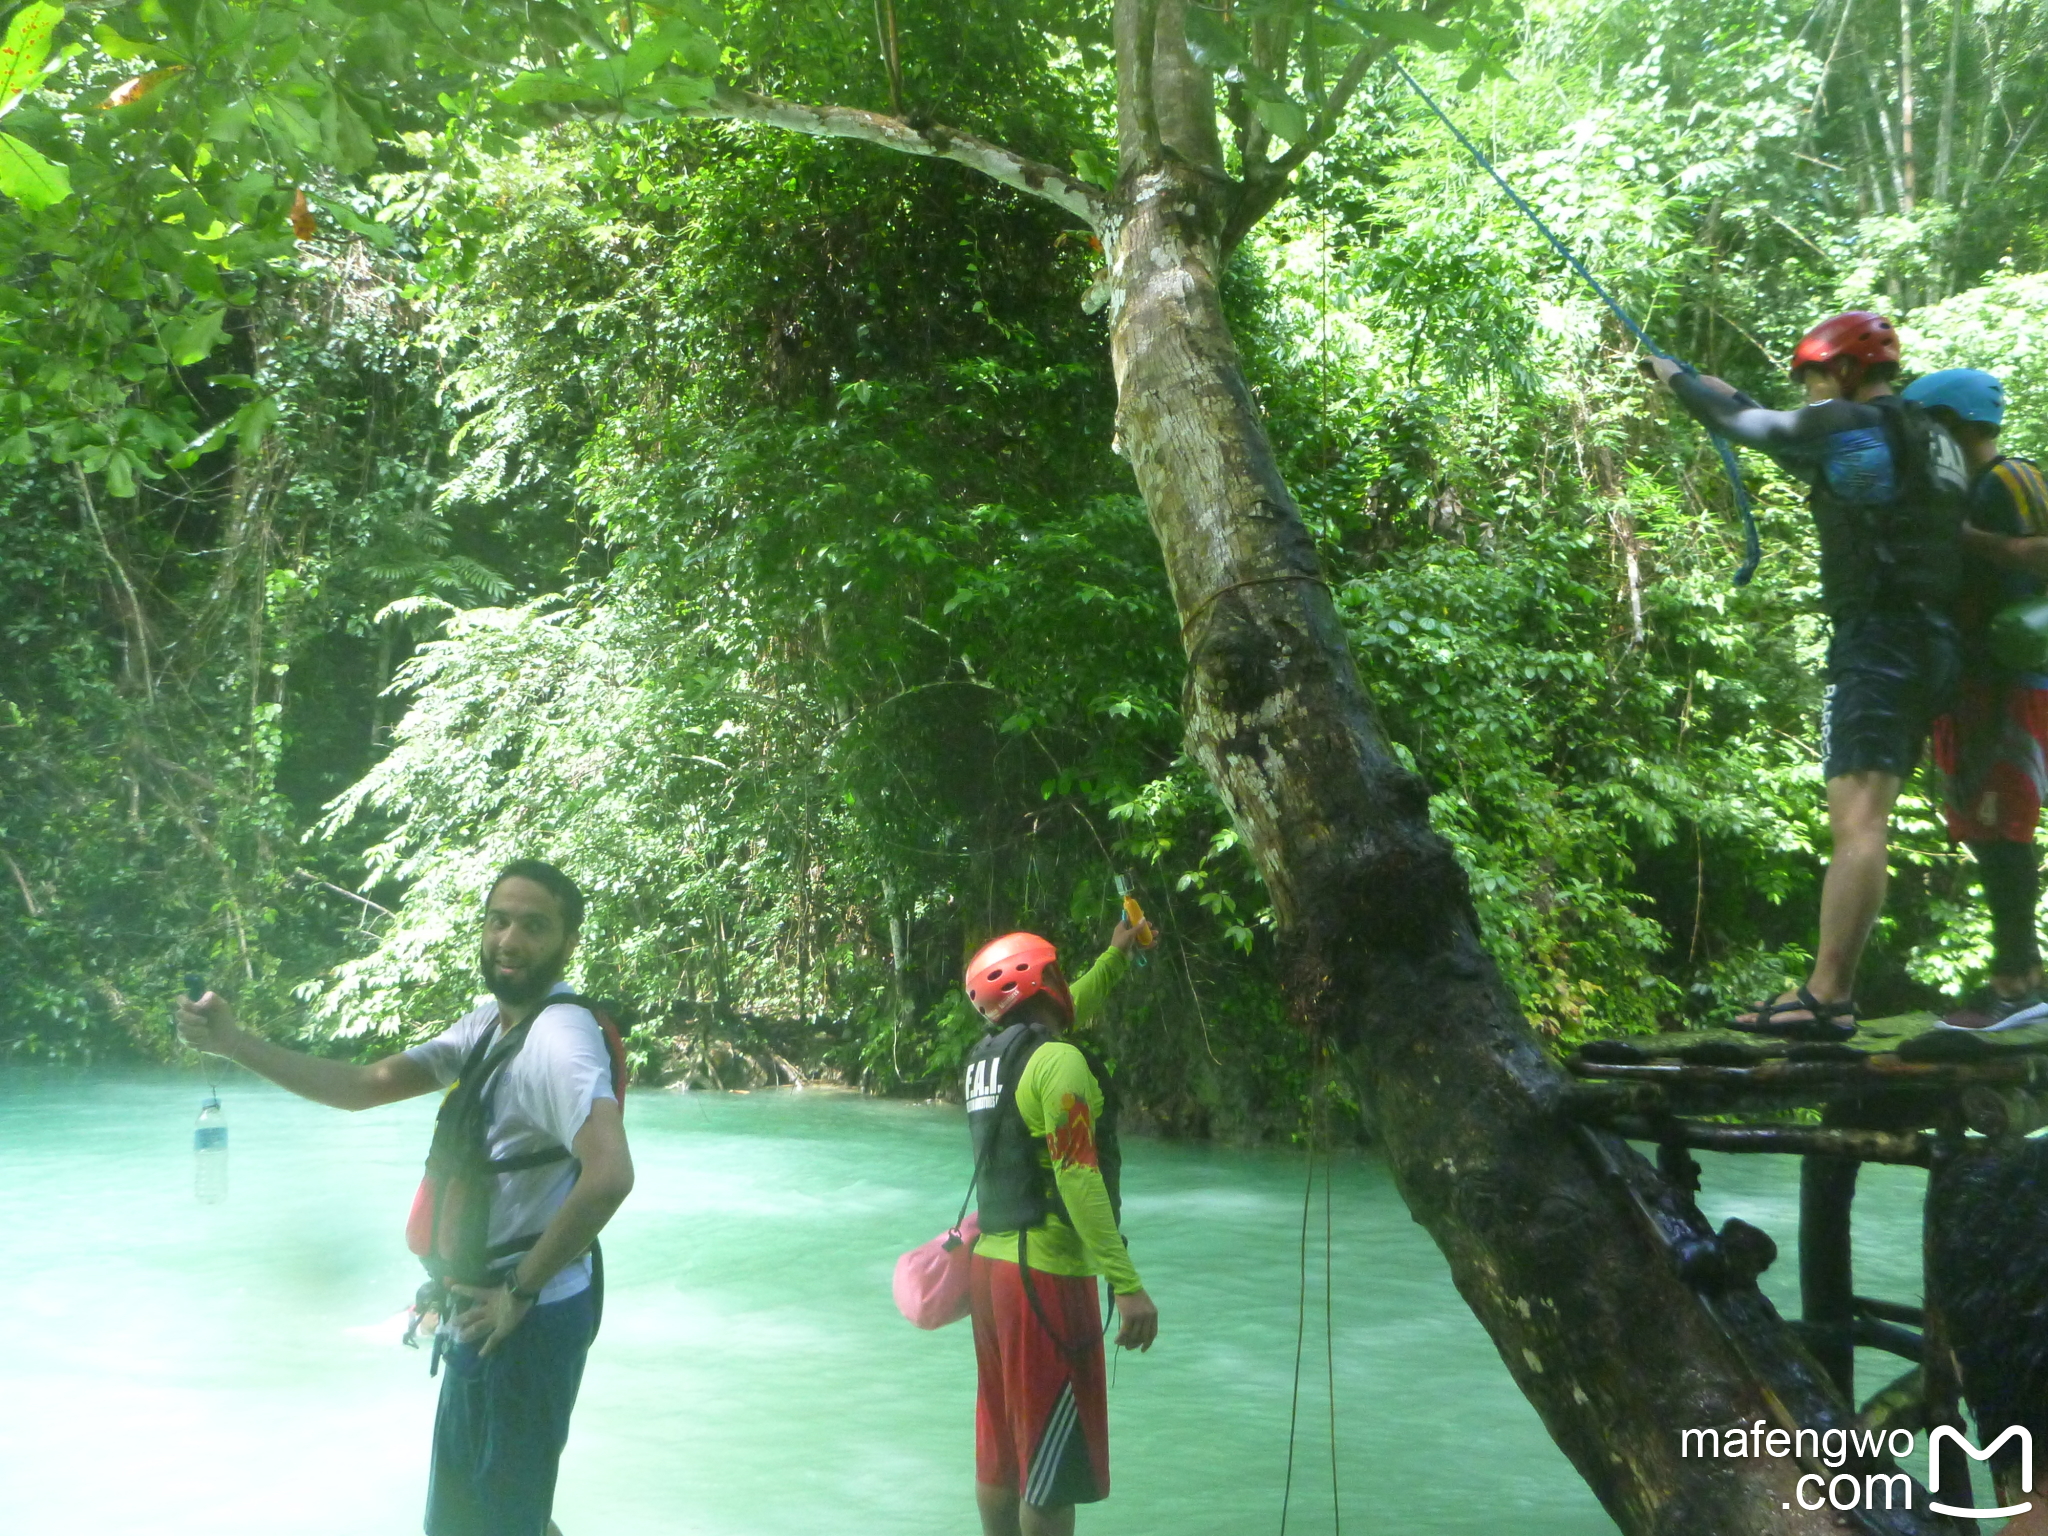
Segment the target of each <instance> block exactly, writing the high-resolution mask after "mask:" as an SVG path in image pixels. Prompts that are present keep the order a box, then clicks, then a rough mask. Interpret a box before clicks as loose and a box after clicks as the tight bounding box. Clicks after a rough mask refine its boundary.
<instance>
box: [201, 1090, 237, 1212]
mask: <svg viewBox="0 0 2048 1536" xmlns="http://www.w3.org/2000/svg"><path fill="white" fill-rule="evenodd" d="M192 1193H193V1194H194V1195H196V1196H197V1197H198V1199H199V1203H200V1204H201V1205H219V1204H220V1203H221V1201H223V1200H225V1199H227V1197H228V1119H227V1116H226V1115H224V1114H222V1113H221V1108H220V1100H219V1099H215V1098H209V1099H207V1101H206V1102H205V1103H203V1104H201V1105H200V1106H199V1123H198V1124H197V1125H195V1126H194V1127H192Z"/></svg>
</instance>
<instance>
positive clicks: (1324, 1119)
mask: <svg viewBox="0 0 2048 1536" xmlns="http://www.w3.org/2000/svg"><path fill="white" fill-rule="evenodd" d="M1329 1089H1330V1053H1329V1048H1328V1046H1327V1044H1326V1043H1325V1042H1324V1041H1323V1040H1322V1039H1321V1037H1320V1036H1318V1037H1316V1038H1314V1039H1313V1040H1312V1041H1311V1043H1310V1046H1309V1114H1308V1148H1307V1154H1308V1155H1307V1158H1306V1163H1307V1176H1306V1178H1305V1180H1304V1181H1303V1184H1302V1191H1301V1249H1300V1271H1299V1276H1300V1278H1299V1284H1298V1289H1297V1291H1296V1294H1295V1314H1294V1389H1293V1392H1292V1395H1291V1396H1292V1400H1291V1403H1290V1406H1289V1408H1288V1412H1287V1475H1286V1481H1285V1482H1284V1483H1283V1484H1282V1486H1281V1491H1280V1536H1287V1520H1288V1515H1289V1513H1290V1512H1291V1509H1292V1506H1293V1502H1294V1453H1295V1449H1296V1443H1297V1440H1298V1438H1299V1432H1300V1428H1301V1367H1302V1363H1303V1361H1304V1360H1305V1359H1306V1358H1307V1345H1308V1270H1309V1243H1308V1237H1309V1228H1310V1212H1311V1211H1312V1210H1313V1209H1314V1202H1315V1188H1316V1156H1317V1154H1318V1153H1319V1152H1320V1153H1321V1155H1322V1163H1323V1379H1324V1383H1325V1390H1326V1391H1327V1393H1328V1398H1329V1411H1330V1519H1331V1522H1332V1528H1333V1530H1334V1531H1335V1532H1336V1536H1343V1533H1344V1507H1343V1502H1342V1493H1341V1490H1340V1486H1339V1479H1338V1473H1337V1330H1336V1310H1335V1302H1334V1297H1335V1294H1336V1291H1335V1286H1334V1273H1333V1271H1334V1260H1333V1255H1334V1253H1335V1247H1336V1245H1335V1235H1336V1231H1335V1228H1336V1221H1335V1216H1334V1213H1333V1211H1332V1209H1331V1199H1330V1188H1331V1184H1332V1183H1333V1181H1334V1179H1335V1175H1336V1168H1335V1165H1334V1163H1333V1160H1332V1156H1331V1150H1330V1116H1329V1107H1330V1101H1329Z"/></svg>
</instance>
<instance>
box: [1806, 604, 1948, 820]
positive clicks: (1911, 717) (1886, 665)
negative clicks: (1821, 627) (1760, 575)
mask: <svg viewBox="0 0 2048 1536" xmlns="http://www.w3.org/2000/svg"><path fill="white" fill-rule="evenodd" d="M1961 656H1962V653H1961V648H1960V644H1959V642H1958V640H1957V638H1956V630H1955V626H1954V625H1953V624H1951V623H1950V622H1949V621H1948V620H1947V619H1945V618H1942V617H1941V616H1939V615H1937V614H1932V613H1928V612H1926V611H1925V610H1922V609H1909V610H1906V611H1903V612H1896V613H1894V612H1885V613H1859V614H1843V615H1841V616H1839V617H1838V618H1836V620H1835V633H1834V638H1833V639H1832V640H1830V641H1829V642H1828V684H1827V692H1826V693H1825V694H1824V695H1823V696H1822V699H1821V715H1820V756H1821V777H1822V778H1824V779H1833V778H1838V777H1840V776H1841V775H1842V774H1845V773H1867V772H1873V771H1874V772H1878V773H1889V774H1895V775H1897V776H1898V777H1899V778H1902V779H1903V778H1907V777H1909V776H1910V775H1911V774H1912V772H1913V765H1914V764H1915V763H1916V762H1918V761H1919V758H1920V748H1921V746H1922V744H1924V743H1925V742H1926V740H1927V732H1928V730H1929V729H1930V728H1931V727H1932V726H1933V724H1934V717H1935V716H1936V715H1939V714H1942V713H1943V712H1945V711H1946V710H1948V709H1949V708H1950V707H1951V706H1952V705H1953V703H1954V697H1955V691H1956V684H1957V680H1958V678H1959V676H1960V674H1961V670H1962V659H1961Z"/></svg>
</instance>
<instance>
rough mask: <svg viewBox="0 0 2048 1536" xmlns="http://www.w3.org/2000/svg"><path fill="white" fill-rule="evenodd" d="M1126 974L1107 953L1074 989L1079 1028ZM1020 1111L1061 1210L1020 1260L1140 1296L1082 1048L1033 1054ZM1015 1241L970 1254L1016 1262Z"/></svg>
mask: <svg viewBox="0 0 2048 1536" xmlns="http://www.w3.org/2000/svg"><path fill="white" fill-rule="evenodd" d="M1129 967H1130V957H1129V955H1128V954H1127V953H1126V952H1125V951H1124V950H1121V949H1117V948H1114V947H1112V948H1110V949H1108V950H1105V951H1104V952H1103V955H1102V958H1101V959H1099V960H1097V961H1096V962H1095V964H1094V965H1093V966H1091V967H1090V968H1089V970H1088V973H1087V974H1086V975H1085V976H1082V977H1081V978H1080V979H1079V980H1077V981H1076V982H1075V983H1074V984H1073V994H1074V1019H1075V1024H1076V1027H1079V1026H1080V1025H1081V1024H1084V1023H1086V1022H1087V1021H1088V1019H1089V1018H1090V1017H1091V1016H1092V1015H1094V1014H1095V1013H1096V1012H1097V1011H1098V1010H1099V1009H1100V1008H1101V1006H1102V1001H1103V999H1104V998H1105V997H1106V995H1107V994H1108V992H1109V990H1110V988H1111V987H1113V986H1115V985H1116V983H1117V982H1119V981H1121V980H1122V979H1123V976H1124V973H1125V971H1127V970H1128V969H1129ZM1016 1104H1017V1112H1018V1114H1019V1115H1020V1116H1021V1117H1022V1118H1023V1121H1024V1128H1025V1129H1026V1130H1027V1131H1029V1132H1030V1133H1031V1136H1032V1137H1033V1139H1034V1140H1035V1141H1036V1142H1037V1143H1038V1156H1039V1159H1040V1161H1041V1163H1042V1164H1043V1165H1044V1166H1045V1167H1046V1168H1048V1169H1049V1170H1050V1171H1051V1173H1052V1176H1053V1181H1054V1184H1055V1186H1056V1188H1057V1189H1058V1191H1059V1197H1060V1202H1061V1204H1063V1205H1064V1206H1065V1207H1066V1211H1067V1219H1066V1220H1062V1219H1061V1218H1060V1216H1059V1214H1058V1213H1057V1212H1054V1213H1052V1214H1050V1215H1048V1216H1047V1217H1046V1218H1045V1224H1044V1225H1043V1226H1040V1227H1035V1228H1033V1229H1032V1230H1031V1232H1030V1234H1029V1236H1028V1238H1027V1239H1026V1241H1027V1242H1028V1243H1029V1245H1030V1246H1029V1247H1028V1248H1026V1250H1025V1258H1026V1259H1027V1260H1028V1261H1029V1263H1030V1266H1031V1268H1033V1269H1035V1270H1042V1271H1044V1272H1045V1273H1046V1274H1051V1275H1101V1276H1103V1277H1104V1278H1105V1279H1107V1280H1108V1281H1109V1286H1110V1289H1111V1290H1112V1291H1114V1292H1116V1293H1117V1294H1118V1295H1127V1294H1129V1293H1130V1292H1132V1291H1137V1290H1142V1289H1143V1288H1144V1285H1143V1282H1142V1281H1141V1280H1140V1279H1139V1278H1138V1271H1137V1269H1136V1268H1135V1266H1133V1265H1132V1263H1131V1257H1130V1253H1129V1251H1128V1250H1127V1249H1126V1248H1125V1246H1124V1241H1123V1238H1122V1237H1121V1236H1119V1235H1118V1233H1117V1218H1116V1210H1115V1202H1114V1200H1113V1198H1112V1192H1111V1190H1110V1187H1109V1183H1108V1181H1107V1180H1106V1179H1105V1177H1104V1175H1103V1169H1102V1149H1101V1147H1100V1146H1098V1143H1097V1127H1098V1126H1100V1125H1101V1124H1102V1120H1103V1108H1104V1097H1103V1085H1102V1084H1101V1083H1100V1082H1099V1081H1098V1080H1097V1078H1096V1076H1095V1073H1094V1071H1093V1070H1092V1069H1091V1068H1090V1067H1089V1064H1088V1059H1087V1057H1086V1056H1084V1055H1083V1054H1082V1052H1081V1051H1080V1049H1079V1048H1077V1047H1076V1046H1074V1045H1071V1044H1069V1043H1068V1042H1066V1041H1064V1040H1048V1041H1046V1042H1045V1043H1044V1044H1042V1045H1040V1046H1039V1047H1038V1048H1037V1049H1036V1050H1035V1051H1033V1052H1032V1053H1031V1057H1030V1060H1029V1061H1028V1062H1027V1063H1026V1064H1025V1067H1024V1072H1023V1075H1022V1077H1021V1078H1020V1079H1019V1080H1018V1083H1017V1096H1016ZM1017 1239H1018V1234H1017V1233H1016V1232H1014V1231H1010V1232H985V1233H983V1234H982V1236H981V1240H980V1241H979V1242H978V1243H976V1244H975V1249H974V1251H975V1252H976V1253H977V1254H979V1255H981V1256H982V1257H984V1258H990V1259H1001V1260H1004V1261H1006V1262H1008V1263H1011V1264H1014V1263H1016V1262H1017Z"/></svg>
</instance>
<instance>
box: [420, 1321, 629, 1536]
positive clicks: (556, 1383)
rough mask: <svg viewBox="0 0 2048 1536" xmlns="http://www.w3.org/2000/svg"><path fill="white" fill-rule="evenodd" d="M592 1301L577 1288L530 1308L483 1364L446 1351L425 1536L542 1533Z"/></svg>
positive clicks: (471, 1353)
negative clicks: (565, 1294) (573, 1292)
mask: <svg viewBox="0 0 2048 1536" xmlns="http://www.w3.org/2000/svg"><path fill="white" fill-rule="evenodd" d="M596 1300H597V1298H596V1296H595V1295H594V1294H593V1293H592V1289H591V1288H590V1287H587V1286H586V1287H585V1288H584V1289H583V1290H580V1291H578V1292H577V1293H576V1294H575V1295H574V1296H566V1297H564V1298H563V1299H562V1300H560V1301H551V1302H548V1303H547V1304H546V1305H544V1306H536V1307H534V1308H533V1310H532V1311H530V1312H528V1313H527V1314H526V1316H525V1318H524V1319H522V1320H521V1322H520V1324H519V1326H518V1327H517V1328H516V1329H514V1330H513V1332H512V1334H511V1336H510V1337H509V1338H507V1339H506V1340H505V1342H504V1343H503V1344H501V1345H499V1346H498V1349H497V1351H496V1352H495V1353H494V1354H493V1355H492V1356H491V1358H490V1359H488V1360H486V1359H484V1358H482V1356H481V1355H480V1354H479V1353H478V1352H477V1347H476V1346H475V1345H473V1344H458V1345H457V1346H456V1347H455V1348H454V1349H453V1350H452V1351H451V1352H450V1353H449V1356H448V1360H447V1363H446V1364H445V1365H444V1366H443V1367H442V1374H441V1403H440V1407H439V1409H438V1411H437V1412H436V1413H435V1415H434V1466H433V1471H432V1472H431V1473H430V1474H429V1476H428V1479H427V1522H426V1528H427V1536H545V1533H546V1531H547V1528H548V1516H549V1513H550V1512H551V1511H552V1510H553V1508H554V1503H555V1469H556V1467H557V1466H558V1465H559V1464H560V1463H561V1459H562V1447H563V1445H565V1444H566V1443H567V1442H568V1439H569V1414H570V1411H571V1410H572V1409H573V1408H575V1406H576V1389H577V1388H578V1387H579V1386H581V1385H582V1382H583V1358H584V1356H585V1354H587V1353H588V1352H589V1349H590V1339H591V1335H592V1334H593V1333H594V1332H595V1331H596V1324H597V1313H596Z"/></svg>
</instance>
